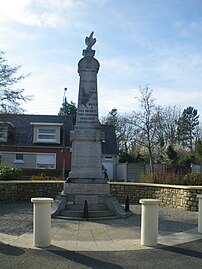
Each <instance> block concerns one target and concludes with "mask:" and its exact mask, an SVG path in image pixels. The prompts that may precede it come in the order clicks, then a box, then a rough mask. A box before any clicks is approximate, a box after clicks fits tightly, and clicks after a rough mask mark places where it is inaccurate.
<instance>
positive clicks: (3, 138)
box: [0, 127, 8, 142]
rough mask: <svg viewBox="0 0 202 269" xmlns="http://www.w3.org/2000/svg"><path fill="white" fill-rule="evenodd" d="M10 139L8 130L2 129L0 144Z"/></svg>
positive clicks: (0, 130)
mask: <svg viewBox="0 0 202 269" xmlns="http://www.w3.org/2000/svg"><path fill="white" fill-rule="evenodd" d="M7 139H8V128H7V127H0V142H7Z"/></svg>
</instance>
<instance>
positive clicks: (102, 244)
mask: <svg viewBox="0 0 202 269" xmlns="http://www.w3.org/2000/svg"><path fill="white" fill-rule="evenodd" d="M130 208H131V210H132V212H133V215H132V216H131V217H129V218H126V219H112V220H102V221H71V220H61V219H52V228H51V234H52V235H51V246H50V247H48V248H45V251H48V252H49V253H57V252H58V251H59V253H66V254H67V253H69V254H70V253H71V254H72V253H74V254H75V255H76V253H77V254H78V253H81V252H82V253H83V252H88V254H89V253H91V254H93V253H94V256H95V255H96V256H97V255H98V256H99V255H100V253H102V255H104V253H108V258H109V256H110V255H112V258H111V260H112V261H114V259H115V258H114V255H115V253H117V252H118V253H120V255H121V253H122V255H129V253H130V255H131V253H136V254H137V253H144V252H145V251H147V252H148V251H150V252H152V251H154V250H155V251H160V250H161V251H162V249H163V250H167V249H169V248H170V247H171V248H172V251H173V250H174V249H175V247H176V248H178V247H179V246H180V245H182V244H185V245H186V246H188V244H190V246H192V245H193V242H197V244H200V246H201V243H202V234H199V233H198V232H197V222H198V213H197V212H186V211H182V210H180V209H172V208H160V210H159V237H158V243H159V244H158V246H157V247H156V248H151V247H145V246H141V245H140V217H141V215H140V214H141V207H140V206H139V205H136V206H131V207H130ZM0 242H1V244H0V254H1V249H4V250H5V249H6V247H5V246H10V247H11V249H13V248H16V251H17V250H18V251H19V249H21V250H22V249H23V250H24V251H25V252H26V251H28V252H30V251H37V253H38V251H39V250H40V251H43V252H41V253H40V255H41V254H42V253H44V249H43V250H41V249H39V248H36V247H34V246H33V238H32V204H31V203H12V204H11V203H10V204H5V203H0ZM194 246H195V247H196V245H195V244H194ZM192 248H193V247H192ZM26 249H27V250H26ZM172 251H171V250H170V251H169V253H172ZM191 251H192V252H193V253H192V252H191ZM11 252H12V251H11ZM174 252H175V251H174ZM110 253H111V254H110ZM123 253H125V254H123ZM189 253H192V256H191V257H194V255H195V256H197V255H198V256H199V258H200V256H201V258H202V252H201V249H197V250H194V251H193V249H190V251H189ZM194 253H195V254H194ZM40 255H39V256H40ZM8 256H9V251H8ZM11 256H12V255H11ZM89 256H90V255H88V259H90V258H89ZM198 256H197V257H195V258H197V263H199V264H200V266H201V267H198V268H202V260H201V258H200V259H199V258H198ZM70 257H71V255H70ZM124 257H125V256H124ZM73 258H75V257H72V258H70V260H71V259H73ZM130 259H131V261H132V257H131V256H130ZM123 260H124V258H123ZM94 262H96V261H94ZM120 262H121V261H120ZM186 264H188V263H186ZM0 265H1V260H0ZM150 265H151V264H150ZM168 265H169V264H168ZM33 266H35V265H33ZM50 266H51V265H50ZM50 266H49V267H37V266H36V267H30V268H36V269H37V268H51V267H50ZM72 266H73V265H72ZM79 266H81V264H80V263H79V265H78V264H77V267H67V268H108V267H106V266H107V265H106V264H105V265H104V264H102V266H103V267H79ZM97 266H98V265H97ZM100 266H101V265H100ZM111 266H112V265H111ZM130 266H132V265H130ZM130 266H129V267H120V268H144V267H140V265H138V266H139V267H130ZM0 267H1V266H0ZM1 268H3V269H4V268H7V267H5V264H4V267H1ZM8 268H15V267H12V266H11V267H8ZM16 268H17V267H16ZM19 268H24V267H19ZM59 268H60V267H59ZM61 268H63V267H61ZM64 268H65V267H64ZM109 268H113V267H109ZM114 268H119V267H114ZM145 268H147V267H145ZM148 268H149V267H148ZM151 268H152V267H151ZM153 268H158V267H153ZM159 268H161V267H159ZM164 268H170V267H166V265H165V266H164ZM176 268H178V267H176ZM195 268H196V267H195Z"/></svg>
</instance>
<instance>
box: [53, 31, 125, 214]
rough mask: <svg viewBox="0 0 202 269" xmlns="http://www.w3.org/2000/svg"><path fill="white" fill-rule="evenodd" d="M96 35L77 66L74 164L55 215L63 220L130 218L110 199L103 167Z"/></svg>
mask: <svg viewBox="0 0 202 269" xmlns="http://www.w3.org/2000/svg"><path fill="white" fill-rule="evenodd" d="M95 43H96V39H95V38H94V37H93V32H92V33H91V34H90V36H89V37H86V39H85V44H86V46H87V47H86V49H84V50H83V58H82V59H81V60H80V61H79V63H78V73H79V76H80V82H79V95H78V108H77V115H76V125H75V126H74V130H73V131H71V134H70V139H71V142H72V162H71V171H70V173H69V177H68V178H67V180H66V181H65V183H64V189H63V191H62V193H61V195H59V196H58V197H57V198H56V199H55V202H54V205H53V214H52V215H53V216H54V217H62V218H83V217H84V218H85V217H86V218H105V217H117V216H118V217H123V216H127V214H128V213H126V212H125V211H124V210H123V208H122V207H121V205H120V204H119V203H118V201H117V200H116V199H115V198H114V197H112V196H111V194H110V192H109V185H108V184H107V182H106V179H105V176H104V171H103V168H102V141H104V133H103V132H102V131H101V125H100V122H99V119H98V94H97V73H98V71H99V67H100V64H99V62H98V61H97V60H96V59H95V58H94V55H95V50H93V49H92V47H93V45H94V44H95Z"/></svg>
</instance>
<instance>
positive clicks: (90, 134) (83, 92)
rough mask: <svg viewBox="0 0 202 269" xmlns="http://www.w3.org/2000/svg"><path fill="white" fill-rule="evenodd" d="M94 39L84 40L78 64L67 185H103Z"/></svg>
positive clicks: (97, 63)
mask: <svg viewBox="0 0 202 269" xmlns="http://www.w3.org/2000/svg"><path fill="white" fill-rule="evenodd" d="M95 42H96V39H95V38H93V33H92V34H91V35H90V37H86V45H87V48H86V49H85V50H83V56H84V57H83V58H82V59H81V60H80V61H79V63H78V73H79V76H80V82H79V96H78V108H77V117H76V126H75V127H74V131H72V132H71V141H72V164H71V172H70V174H69V181H71V182H73V181H74V182H78V181H79V182H80V181H81V180H82V182H91V181H92V180H95V179H96V181H97V182H100V181H104V173H103V171H102V141H103V140H104V135H103V133H102V132H101V130H100V123H99V120H98V97H97V73H98V70H99V67H100V64H99V62H98V61H97V60H96V59H95V58H94V55H95V50H92V46H93V44H94V43H95Z"/></svg>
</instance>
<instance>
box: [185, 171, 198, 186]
mask: <svg viewBox="0 0 202 269" xmlns="http://www.w3.org/2000/svg"><path fill="white" fill-rule="evenodd" d="M184 185H192V186H193V185H202V173H197V172H192V173H189V174H187V175H185V176H184Z"/></svg>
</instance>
